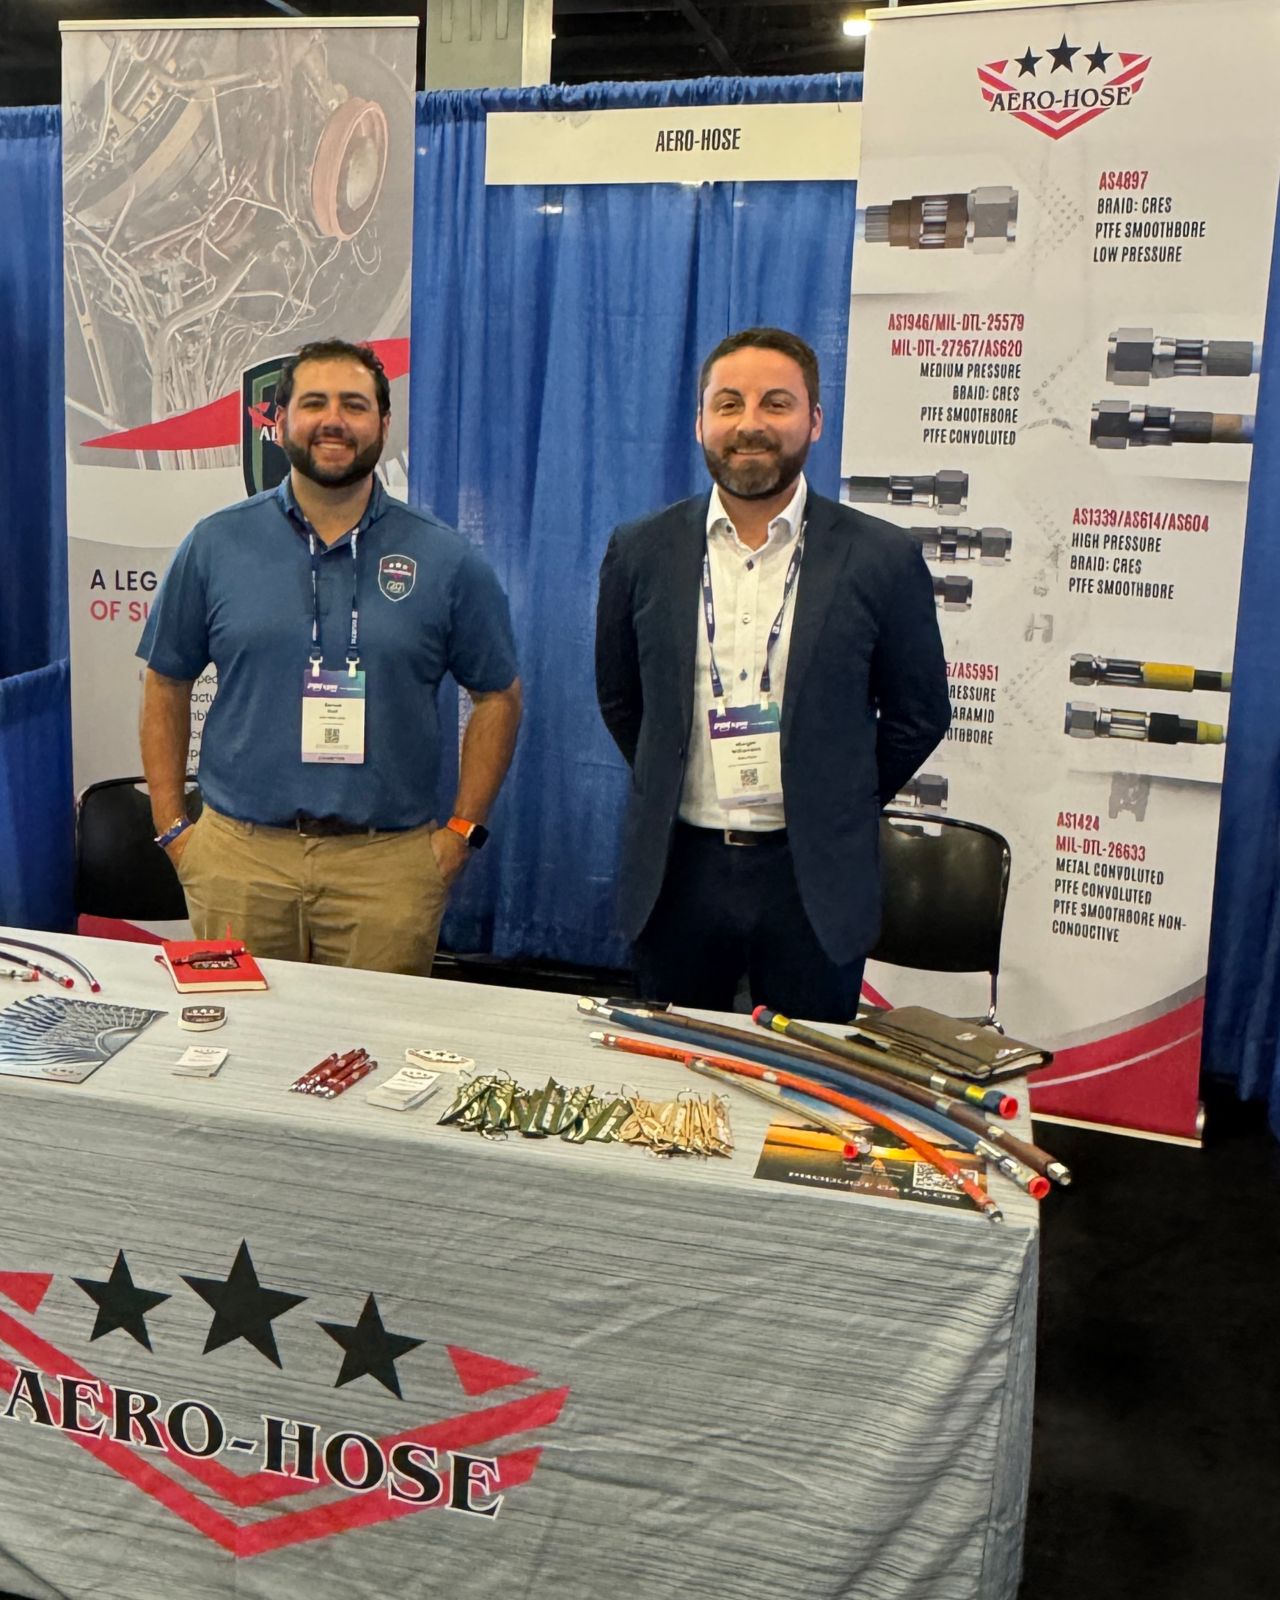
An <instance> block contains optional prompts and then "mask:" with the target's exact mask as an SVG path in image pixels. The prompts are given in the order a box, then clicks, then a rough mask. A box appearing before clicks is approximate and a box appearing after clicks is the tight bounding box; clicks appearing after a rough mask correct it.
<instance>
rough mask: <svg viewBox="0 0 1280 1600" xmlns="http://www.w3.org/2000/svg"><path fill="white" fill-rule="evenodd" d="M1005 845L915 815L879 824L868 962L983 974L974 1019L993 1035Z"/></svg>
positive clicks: (972, 827)
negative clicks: (875, 935)
mask: <svg viewBox="0 0 1280 1600" xmlns="http://www.w3.org/2000/svg"><path fill="white" fill-rule="evenodd" d="M1009 862H1010V853H1009V843H1008V840H1006V839H1005V838H1004V837H1003V836H1002V835H1000V834H998V833H996V832H995V830H994V829H992V828H984V827H982V826H980V825H979V824H978V823H976V822H961V821H959V820H957V819H956V818H954V817H942V816H936V815H935V816H929V817H922V816H921V815H920V813H919V812H918V811H900V810H889V811H885V812H884V813H883V814H882V816H881V819H880V873H881V894H882V909H881V924H880V938H879V940H878V941H877V943H876V946H875V949H874V950H872V952H871V959H872V960H874V961H887V962H889V963H890V964H891V965H892V966H895V967H915V968H919V969H924V970H928V971H933V972H986V973H988V974H989V976H990V979H991V1001H990V1004H989V1006H988V1008H987V1014H986V1016H985V1017H983V1018H982V1019H981V1020H982V1021H983V1022H984V1023H986V1024H988V1025H989V1026H991V1027H994V1028H999V1027H1000V1024H999V1022H998V1021H997V1020H996V985H997V979H998V976H999V971H1000V935H1001V931H1002V929H1003V927H1004V907H1005V900H1006V898H1007V896H1008V893H1009Z"/></svg>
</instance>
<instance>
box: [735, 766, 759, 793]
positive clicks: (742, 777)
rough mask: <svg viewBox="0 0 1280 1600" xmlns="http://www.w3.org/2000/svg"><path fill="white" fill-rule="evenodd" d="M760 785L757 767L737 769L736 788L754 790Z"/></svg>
mask: <svg viewBox="0 0 1280 1600" xmlns="http://www.w3.org/2000/svg"><path fill="white" fill-rule="evenodd" d="M759 784H760V769H759V767H739V768H738V787H739V788H740V789H755V788H758V787H759Z"/></svg>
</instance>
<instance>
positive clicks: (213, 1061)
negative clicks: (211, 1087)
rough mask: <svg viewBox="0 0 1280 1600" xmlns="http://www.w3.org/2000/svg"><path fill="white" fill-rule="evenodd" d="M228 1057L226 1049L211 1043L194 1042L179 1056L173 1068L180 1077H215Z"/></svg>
mask: <svg viewBox="0 0 1280 1600" xmlns="http://www.w3.org/2000/svg"><path fill="white" fill-rule="evenodd" d="M226 1059H227V1052H226V1051H225V1050H221V1049H217V1048H215V1047H214V1046H213V1045H210V1044H193V1045H189V1046H188V1047H187V1049H185V1050H184V1051H183V1052H182V1054H181V1055H180V1056H179V1057H178V1059H177V1061H176V1063H175V1064H174V1068H173V1070H174V1074H175V1075H176V1076H177V1077H179V1078H213V1077H216V1076H217V1073H218V1070H219V1068H220V1067H221V1066H222V1063H223V1062H224V1061H225V1060H226Z"/></svg>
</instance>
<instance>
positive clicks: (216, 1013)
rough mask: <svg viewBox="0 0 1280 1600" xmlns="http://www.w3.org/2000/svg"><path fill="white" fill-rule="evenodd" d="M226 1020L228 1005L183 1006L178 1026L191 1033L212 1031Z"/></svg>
mask: <svg viewBox="0 0 1280 1600" xmlns="http://www.w3.org/2000/svg"><path fill="white" fill-rule="evenodd" d="M226 1020H227V1008H226V1006H183V1008H182V1014H181V1015H180V1016H179V1018H178V1026H179V1027H180V1028H186V1029H187V1031H188V1032H189V1033H210V1032H212V1030H213V1029H214V1028H220V1027H221V1026H222V1024H223V1023H224V1022H225V1021H226Z"/></svg>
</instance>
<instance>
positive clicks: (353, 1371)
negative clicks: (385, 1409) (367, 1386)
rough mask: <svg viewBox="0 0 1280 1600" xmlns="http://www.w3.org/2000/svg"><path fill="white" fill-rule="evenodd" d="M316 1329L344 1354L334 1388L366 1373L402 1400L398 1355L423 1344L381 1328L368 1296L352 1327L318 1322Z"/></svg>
mask: <svg viewBox="0 0 1280 1600" xmlns="http://www.w3.org/2000/svg"><path fill="white" fill-rule="evenodd" d="M318 1326H319V1327H321V1328H323V1329H324V1331H325V1332H326V1333H327V1334H328V1335H329V1337H330V1338H331V1339H333V1340H336V1341H337V1343H338V1344H340V1345H341V1346H342V1348H343V1350H344V1351H345V1352H346V1354H345V1355H344V1356H343V1358H342V1371H341V1372H340V1373H339V1374H338V1381H337V1383H335V1384H334V1388H335V1389H341V1387H342V1385H343V1384H344V1383H350V1382H351V1381H352V1380H353V1379H354V1378H363V1377H364V1376H365V1375H366V1374H367V1375H368V1376H369V1377H371V1378H376V1379H377V1380H378V1382H379V1383H380V1384H381V1385H382V1387H383V1388H384V1389H389V1390H390V1391H391V1393H392V1394H393V1395H395V1397H396V1399H397V1400H403V1399H404V1396H403V1395H402V1394H401V1393H400V1376H399V1374H398V1373H397V1372H396V1362H397V1361H398V1360H399V1358H400V1357H401V1356H405V1355H408V1353H409V1351H410V1350H416V1349H417V1348H418V1346H419V1345H420V1344H421V1343H422V1342H423V1341H422V1340H421V1339H408V1338H406V1337H405V1335H404V1334H402V1333H388V1332H387V1330H386V1329H385V1328H384V1327H383V1326H382V1314H381V1312H379V1310H378V1302H377V1301H376V1300H375V1299H374V1298H373V1296H372V1295H370V1296H369V1298H368V1299H367V1300H366V1301H365V1303H364V1310H363V1311H362V1312H361V1313H360V1320H359V1322H357V1323H356V1325H355V1327H354V1328H350V1327H347V1326H346V1325H345V1324H344V1323H341V1322H321V1323H319V1324H318Z"/></svg>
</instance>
